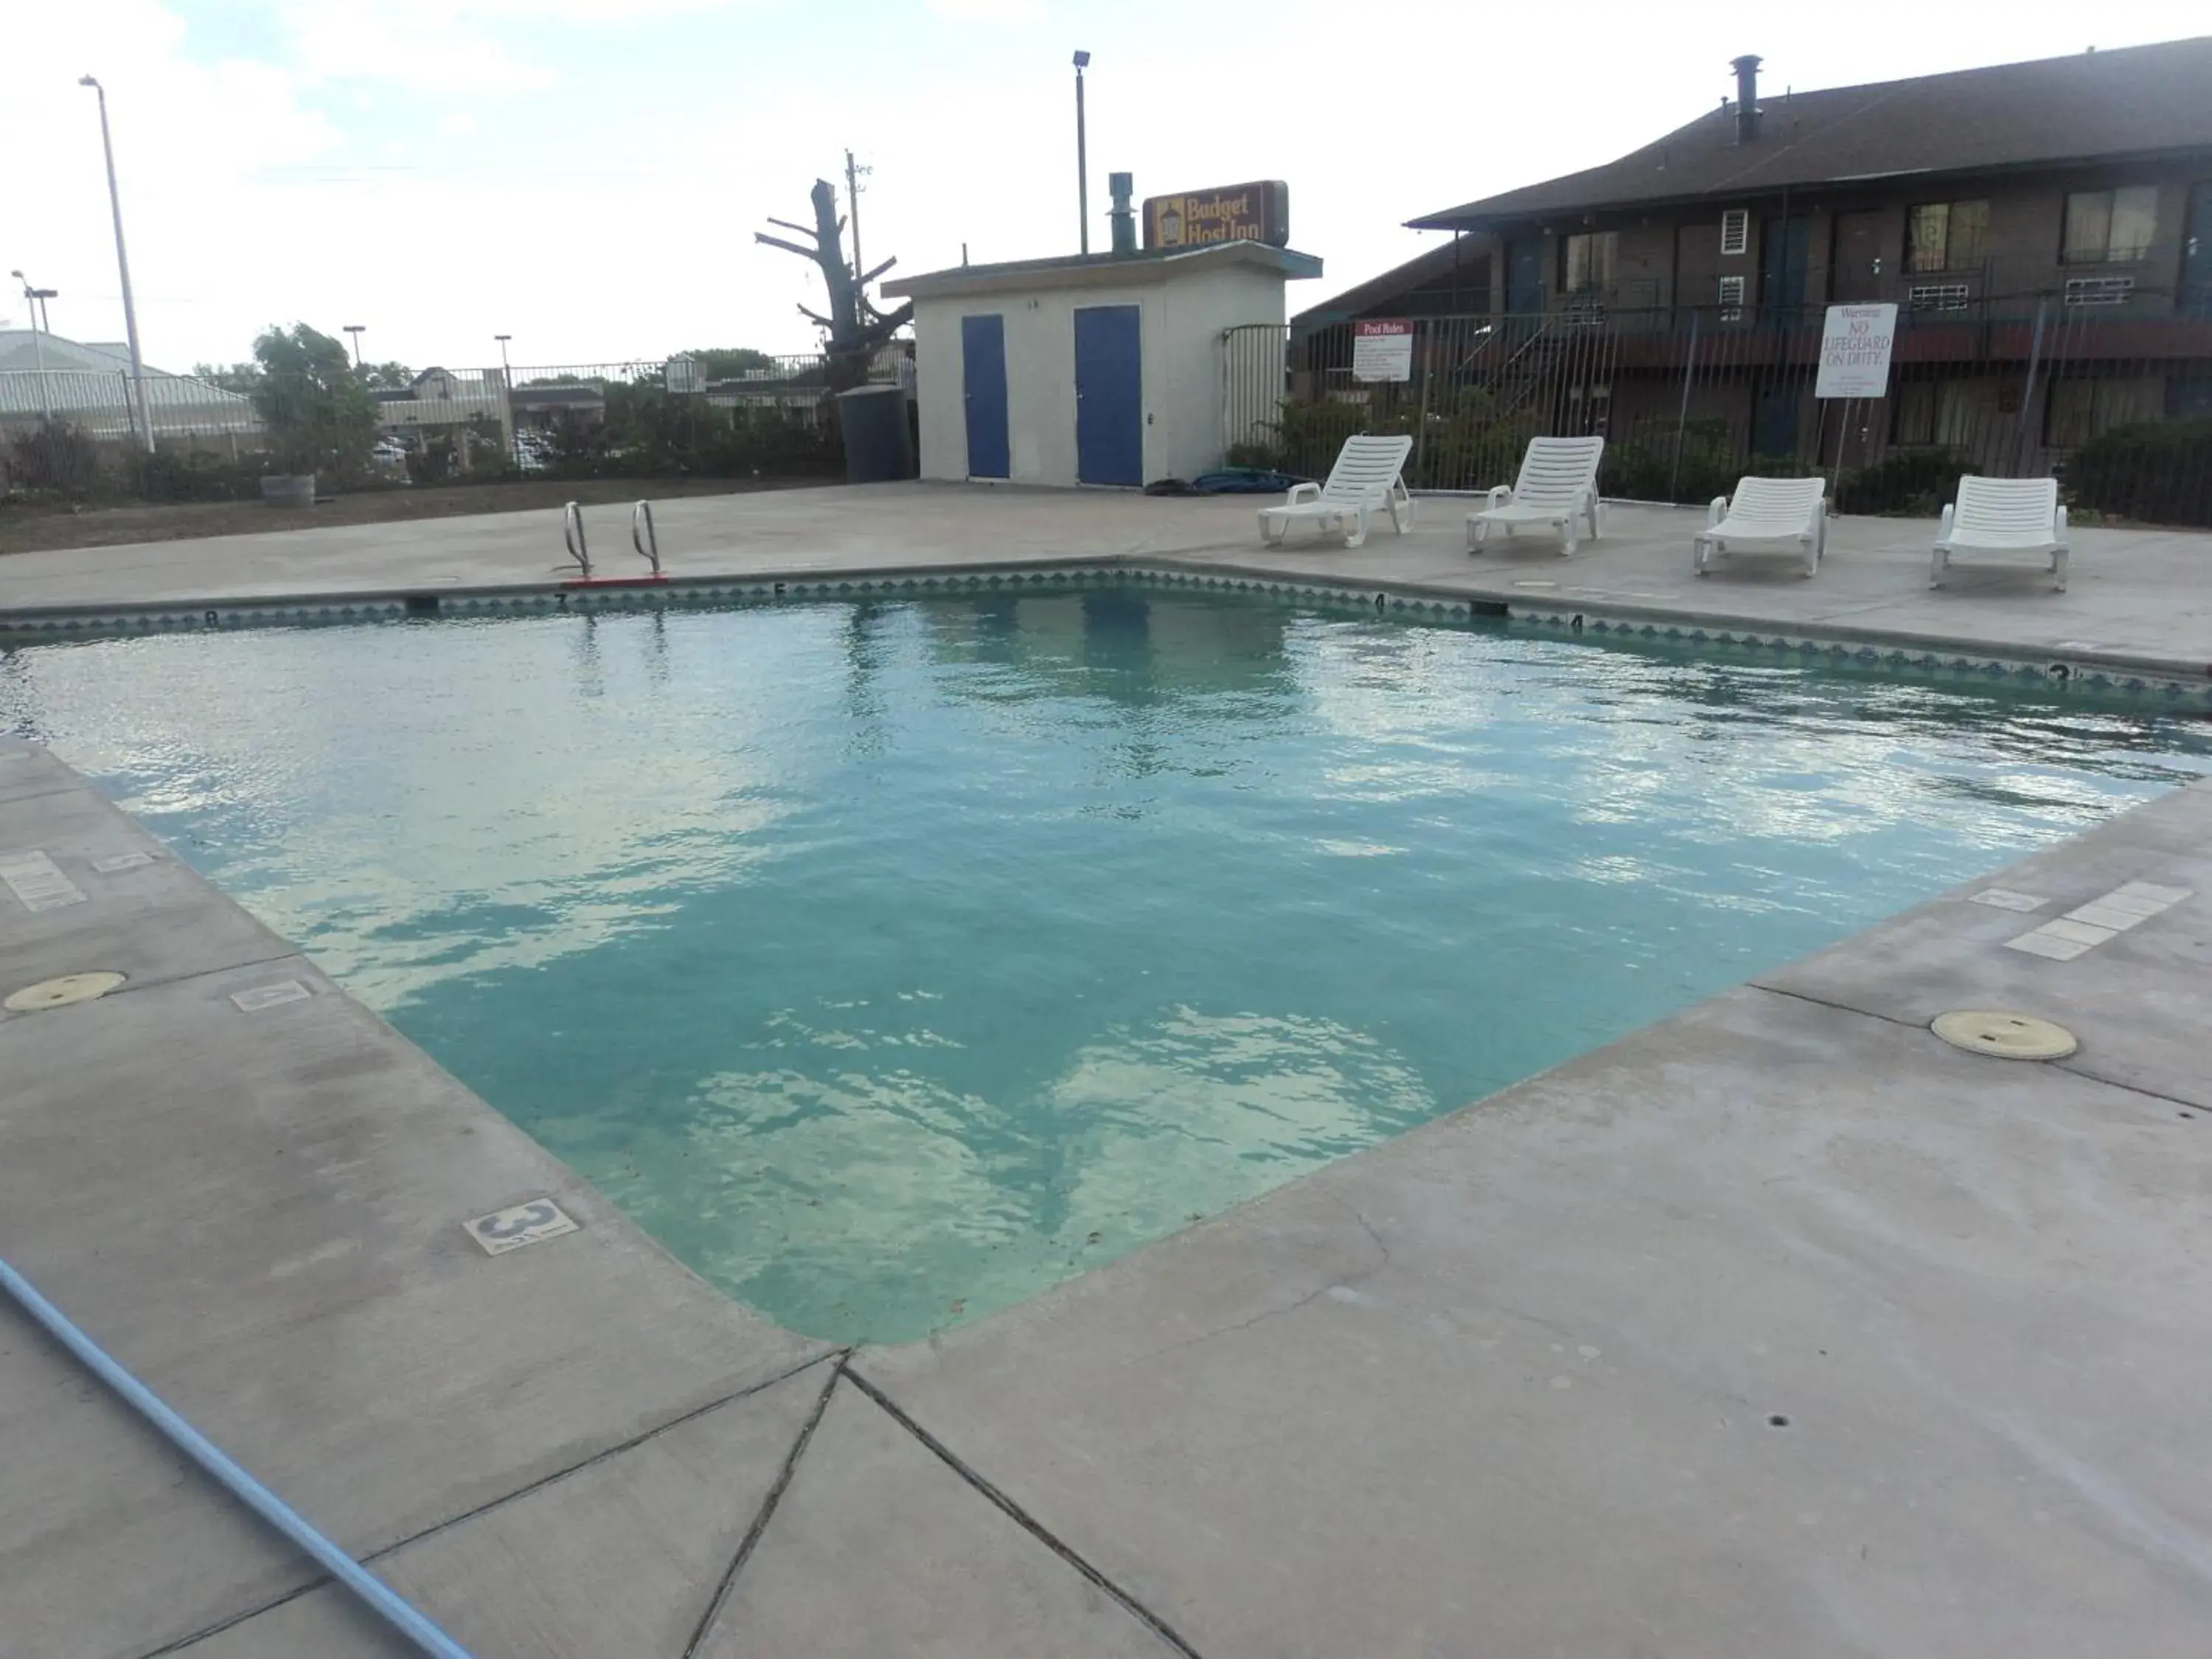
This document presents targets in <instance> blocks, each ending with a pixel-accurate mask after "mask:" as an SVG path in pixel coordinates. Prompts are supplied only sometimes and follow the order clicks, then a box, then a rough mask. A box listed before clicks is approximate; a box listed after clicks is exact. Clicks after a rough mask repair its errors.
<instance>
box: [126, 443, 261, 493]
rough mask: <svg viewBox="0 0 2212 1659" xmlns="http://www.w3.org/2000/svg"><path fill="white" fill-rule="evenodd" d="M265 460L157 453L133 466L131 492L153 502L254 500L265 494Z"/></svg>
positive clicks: (128, 478) (142, 457)
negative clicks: (262, 478)
mask: <svg viewBox="0 0 2212 1659" xmlns="http://www.w3.org/2000/svg"><path fill="white" fill-rule="evenodd" d="M261 470H262V468H261V458H260V457H258V456H256V457H254V458H253V459H251V460H247V461H233V460H226V459H223V458H222V456H220V455H209V454H204V453H192V452H186V453H182V454H179V453H176V452H174V451H172V450H167V449H162V450H156V451H155V453H153V454H151V455H143V456H140V457H138V458H137V460H136V461H135V462H134V463H132V464H131V466H130V469H129V471H128V473H127V482H128V483H129V484H130V485H131V491H132V493H133V494H135V495H137V497H138V498H139V499H140V500H142V501H255V500H258V499H259V497H260V495H261Z"/></svg>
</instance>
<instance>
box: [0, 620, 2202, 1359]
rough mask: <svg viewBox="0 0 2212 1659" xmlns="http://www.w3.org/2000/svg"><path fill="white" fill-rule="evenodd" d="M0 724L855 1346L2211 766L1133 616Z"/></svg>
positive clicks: (115, 667)
mask: <svg viewBox="0 0 2212 1659" xmlns="http://www.w3.org/2000/svg"><path fill="white" fill-rule="evenodd" d="M0 729H9V730H14V731H16V732H23V733H27V734H31V735H35V736H39V737H42V738H46V739H47V740H49V741H51V742H52V744H55V745H56V747H57V748H58V750H60V751H61V752H62V753H63V754H64V756H66V757H69V758H70V759H71V760H72V761H74V762H75V763H77V764H78V765H80V766H82V767H84V768H85V769H88V770H89V771H90V772H92V773H94V775H97V776H98V777H100V779H101V780H102V781H103V782H104V783H105V785H106V787H107V788H108V789H110V790H111V791H112V793H113V794H114V795H115V796H116V798H117V799H119V800H120V801H121V802H122V803H123V804H124V805H125V806H126V807H127V808H128V809H129V810H131V811H132V812H134V813H136V814H137V815H138V816H139V817H141V818H142V819H143V821H145V822H146V823H148V824H149V825H150V826H151V827H152V828H153V829H155V831H156V832H158V833H159V834H160V835H161V836H164V837H166V838H167V840H168V841H169V842H170V843H171V844H172V845H173V847H174V848H176V849H177V850H178V851H179V853H180V854H182V855H183V856H184V857H185V858H186V859H188V860H191V862H192V863H193V864H194V865H196V866H198V867H199V868H200V869H202V870H203V871H204V872H206V873H207V874H208V875H210V877H211V878H214V879H215V880H216V881H217V882H218V883H220V884H222V886H223V887H224V888H225V889H227V890H228V891H229V892H231V893H232V894H233V895H234V896H236V897H238V898H239V899H240V901H241V902H244V903H245V904H246V905H247V906H248V907H250V908H252V909H253V910H254V911H256V912H257V913H258V914H259V915H261V916H262V917H263V918H264V919H265V920H266V921H268V922H269V923H270V925H271V926H272V927H275V928H276V929H277V931H279V932H280V933H284V934H286V935H287V936H289V937H290V938H292V939H295V940H297V941H299V942H300V943H301V945H303V946H304V947H305V948H306V949H307V951H309V952H311V953H312V954H313V956H314V957H316V959H317V960H318V961H319V963H321V964H322V965H323V966H324V967H325V969H328V970H329V971H330V972H331V973H332V974H333V975H336V976H337V978H339V979H340V980H341V981H343V982H344V983H345V984H346V985H347V986H348V987H349V988H350V989H352V990H353V991H354V992H355V993H356V994H358V995H360V996H361V997H362V998H363V999H365V1000H367V1001H368V1002H369V1003H370V1004H371V1005H372V1006H374V1007H376V1008H377V1009H378V1010H380V1012H382V1013H384V1014H385V1015H386V1018H389V1019H390V1020H391V1021H392V1023H393V1024H395V1025H397V1026H398V1028H399V1029H400V1030H402V1031H404V1033H406V1035H407V1036H410V1037H411V1038H412V1039H414V1040H415V1041H416V1042H418V1043H420V1044H421V1045H422V1047H423V1048H426V1049H427V1050H428V1052H429V1053H430V1054H433V1055H434V1056H435V1057H436V1058H437V1059H438V1060H440V1061H441V1062H442V1063H443V1064H444V1065H445V1066H447V1068H449V1069H450V1070H451V1071H453V1073H455V1074H456V1075H458V1076H459V1078H461V1079H463V1080H464V1081H465V1082H466V1083H467V1084H469V1085H471V1087H473V1088H474V1089H476V1090H477V1091H478V1092H479V1093H481V1094H482V1095H483V1097H484V1098H486V1099H487V1100H489V1102H490V1103H492V1104H493V1105H495V1106H496V1107H497V1108H499V1109H501V1111H503V1112H505V1113H506V1114H507V1115H509V1116H510V1117H512V1118H513V1120H514V1121H517V1122H518V1123H520V1124H521V1125H522V1126H523V1127H525V1128H526V1129H527V1130H528V1131H529V1132H530V1133H532V1134H533V1135H535V1136H536V1137H537V1138H538V1139H539V1140H540V1141H542V1142H543V1143H544V1145H545V1146H548V1147H550V1148H551V1149H552V1150H553V1151H554V1152H556V1153H557V1154H559V1155H560V1156H561V1157H562V1158H566V1159H567V1160H568V1161H569V1162H570V1163H571V1164H574V1165H575V1166H576V1167H577V1168H578V1169H579V1170H581V1171H582V1172H583V1173H584V1174H585V1175H586V1176H589V1177H590V1178H591V1179H592V1180H593V1181H594V1182H598V1183H599V1185H600V1186H601V1187H602V1188H604V1189H605V1191H606V1192H607V1193H608V1194H610V1195H611V1197H612V1198H613V1199H614V1200H616V1201H617V1203H618V1204H620V1205H621V1206H623V1208H624V1209H625V1210H626V1211H627V1212H629V1214H630V1215H631V1216H632V1217H634V1218H635V1219H636V1220H637V1221H638V1222H639V1223H640V1224H641V1225H643V1226H644V1227H646V1228H647V1230H648V1231H651V1232H652V1233H653V1234H654V1235H655V1236H656V1237H659V1239H660V1240H661V1241H662V1242H663V1243H665V1245H666V1246H667V1247H668V1249H671V1251H673V1252H674V1253H675V1254H676V1255H678V1257H680V1258H681V1259H682V1260H683V1261H686V1262H687V1263H689V1264H690V1266H691V1267H694V1268H695V1269H696V1270H697V1271H698V1272H699V1273H702V1274H704V1275H705V1276H706V1277H707V1278H708V1279H711V1280H712V1281H714V1283H716V1284H718V1285H721V1286H723V1287H724V1288H725V1289H726V1290H727V1291H729V1293H730V1294H732V1296H734V1297H738V1298H739V1299H740V1300H742V1301H744V1302H745V1303H747V1304H750V1305H751V1306H753V1307H755V1308H757V1309H758V1310H761V1311H762V1312H763V1313H765V1314H767V1315H768V1316H770V1317H772V1318H774V1319H775V1320H777V1321H778V1322H781V1323H782V1324H784V1325H786V1326H788V1327H790V1328H794V1329H796V1330H799V1331H802V1332H805V1333H807V1334H811V1335H816V1336H820V1337H826V1338H836V1339H848V1340H851V1339H860V1338H868V1339H873V1340H902V1339H907V1338H912V1337H916V1336H919V1335H921V1334H925V1333H927V1331H929V1330H931V1329H933V1328H938V1327H940V1326H943V1325H945V1324H948V1323H951V1322H956V1321H957V1320H960V1319H963V1318H972V1317H975V1316H977V1315H979V1314H981V1313H983V1312H986V1311H988V1310H993V1309H995V1308H1000V1307H1003V1306H1006V1305H1007V1304H1011V1303H1013V1302H1015V1301H1018V1300H1019V1299H1021V1298H1022V1297H1026V1296H1028V1295H1030V1294H1031V1293H1033V1292H1034V1291H1037V1290H1039V1289H1041V1288H1042V1287H1044V1286H1046V1285H1050V1284H1052V1283H1054V1281H1056V1280H1058V1279H1062V1278H1064V1277H1066V1276H1068V1275H1070V1274H1072V1273H1076V1272H1078V1271H1080V1270H1082V1269H1084V1268H1085V1267H1091V1266H1094V1265H1096V1264H1097V1263H1100V1262H1103V1261H1107V1260H1109V1259H1110V1258H1112V1257H1113V1256H1115V1255H1118V1254H1120V1253H1121V1252H1124V1251H1127V1250H1128V1249H1131V1248H1133V1246H1135V1245H1137V1244H1139V1243H1142V1242H1144V1241H1146V1240H1148V1239H1151V1238H1154V1237H1158V1236H1160V1235H1161V1234H1164V1233H1165V1232H1168V1231H1171V1230H1173V1229H1175V1228H1176V1227H1177V1226H1179V1225H1182V1224H1183V1223H1185V1222H1186V1221H1188V1220H1189V1219H1191V1218H1194V1217H1199V1216H1203V1215H1206V1214H1210V1213H1212V1212H1218V1211H1219V1210H1221V1209H1223V1208H1225V1207H1226V1206H1230V1205H1231V1204H1234V1203H1236V1202H1237V1201H1239V1200H1243V1199H1247V1198H1249V1197H1251V1196H1253V1195H1254V1194H1258V1193H1260V1192H1262V1191H1264V1190H1266V1189H1267V1188H1271V1187H1273V1186H1275V1185H1277V1184H1279V1183H1280V1182H1284V1181H1286V1180H1288V1179H1290V1178H1291V1177H1292V1176H1297V1174H1299V1173H1300V1172H1302V1171H1304V1170H1310V1169H1313V1168H1315V1167H1316V1165H1319V1164H1323V1163H1326V1162H1327V1161H1328V1160H1330V1159H1333V1158H1340V1157H1342V1156H1344V1155H1345V1154H1346V1153H1347V1152H1353V1151H1356V1150H1358V1148H1360V1147H1363V1146H1369V1145H1371V1144H1373V1143H1374V1142H1376V1140H1379V1139H1383V1138H1384V1137H1386V1136H1389V1135H1391V1134H1394V1133H1398V1132H1399V1131H1401V1130H1403V1129H1406V1128H1407V1127H1411V1126H1413V1125H1414V1124H1418V1123H1420V1122H1422V1121H1425V1120H1426V1119H1428V1118H1431V1117H1433V1116H1434V1115H1437V1114H1438V1113H1440V1112H1443V1111H1445V1110H1448V1109H1451V1108H1453V1107H1455V1106H1458V1105H1461V1104H1462V1103H1466V1102H1468V1101H1471V1100H1474V1099H1475V1098H1476V1097H1480V1096H1481V1095H1484V1094H1486V1093H1488V1092H1490V1091H1493V1090H1496V1089H1498V1088H1499V1087H1501V1086H1503V1085H1506V1084H1509V1083H1511V1082H1513V1081H1514V1080H1516V1079H1520V1078H1522V1077H1526V1076H1528V1074H1529V1073H1533V1072H1535V1071H1537V1070H1539V1069H1541V1067H1544V1066H1549V1065H1552V1064H1553V1063H1555V1062H1557V1061H1559V1060H1565V1059H1566V1058H1567V1057H1569V1056H1570V1055H1572V1054H1577V1053H1578V1052H1580V1051H1582V1050H1584V1049H1587V1048H1590V1047H1592V1046H1594V1045H1595V1044H1598V1043H1601V1042H1605V1041H1607V1039H1609V1038H1612V1037H1614V1036H1619V1035H1620V1034H1621V1033H1622V1032H1624V1031H1626V1030H1629V1029H1631V1028H1632V1027H1633V1026H1636V1025H1638V1024H1643V1023H1644V1022H1646V1021H1649V1020H1651V1019H1653V1018H1657V1017H1659V1016H1661V1015H1663V1014H1666V1013H1668V1012H1671V1011H1673V1010H1675V1009H1679V1008H1680V1007H1682V1006H1685V1005H1686V1004H1687V1003H1690V1002H1692V1001H1693V1000H1697V999H1699V998H1700V997H1703V996H1705V995H1707V994H1711V993H1713V992H1715V991H1717V990H1720V989H1722V988H1723V987H1726V986H1729V985H1730V984H1733V983H1735V982H1736V981H1741V980H1742V979H1744V978H1746V977H1747V976H1749V975H1753V974H1755V973H1758V972H1759V971H1761V970H1763V969H1767V968H1770V967H1771V966H1773V965H1775V964H1777V963H1782V962H1784V961H1787V960H1789V959H1790V958H1791V957H1796V956H1799V955H1801V954H1802V953H1804V952H1806V951H1810V950H1813V949H1814V948H1815V947H1817V946H1820V945H1825V944H1826V943H1828V942H1830V941H1832V940H1834V939H1839V938H1841V937H1843V936H1844V935H1845V934H1847V933H1850V932H1852V931H1853V930H1855V929H1857V928H1859V927H1864V926H1866V925H1867V924H1869V923H1870V922H1873V921H1876V920H1878V919H1880V918H1881V917H1883V916H1886V915H1890V914H1893V913H1894V912H1895V911H1897V910H1899V909H1900V908H1904V907H1905V906H1907V905H1909V904H1911V903H1913V902H1916V901H1917V900H1920V899H1923V898H1924V897H1927V896H1929V895H1931V894H1933V893H1936V892H1937V891H1939V890H1942V889H1944V888H1946V887H1948V886H1951V885H1953V884H1957V883H1959V882H1960V881H1962V880H1965V879H1967V878H1971V877H1973V876H1975V875H1977V874H1978V873H1981V872H1987V871H1989V870H1991V869H1994V868H1995V867H1996V866H2000V865H2002V864H2003V863H2005V862H2006V861H2008V860H2010V859H2012V858H2014V857H2015V856H2016V855H2018V854H2021V853H2023V852H2025V851H2027V850H2029V849H2031V848H2036V847H2039V846H2042V845H2045V844H2047V843H2049V842H2053V841H2055V840H2057V839H2058V838H2060V837H2062V836H2066V835H2068V834H2069V833H2072V832H2074V831H2075V830H2078V829H2081V828H2083V827H2084V826H2086V825H2087V824H2089V823H2093V822H2095V821H2097V820H2098V819H2100V818H2101V817H2105V816H2106V815H2108V814H2110V813H2112V812H2113V811H2117V810H2118V809H2120V808H2122V807H2124V806H2125V805H2128V804H2130V803H2131V802H2134V801H2137V800H2141V799H2145V798H2147V797H2149V796H2151V795H2154V794H2156V793H2160V792H2161V791H2163V790H2165V789H2166V788H2168V787H2172V786H2173V785H2176V784H2178V783H2180V782H2183V781H2187V780H2189V779H2191V778H2193V777H2195V776H2197V775H2200V774H2202V773H2203V771H2205V770H2206V769H2207V768H2208V764H2212V762H2209V761H2208V755H2212V744H2208V743H2207V742H2206V741H2205V738H2204V734H2203V732H2202V731H2201V728H2198V727H2197V726H2193V725H2191V724H2189V723H2186V722H2182V721H2178V720H2160V719H2159V718H2156V717H2154V715H2152V714H2148V713H2142V712H2136V711H2133V710H2130V708H2127V707H2125V706H2123V705H2107V706H2104V707H2102V708H2100V707H2097V706H2094V705H2091V704H2088V703H2084V702H2076V703H2073V704H2068V705H2061V704H2057V703H2051V702H2033V701H2027V700H2023V699H2022V698H2021V697H2019V696H2015V695H2010V694H2007V693H2003V692H1999V691H1992V690H1978V689H1976V688H1974V687H1972V686H1963V687H1962V686H1952V685H1944V686H1936V685H1933V684H1915V683H1911V682H1907V681H1900V680H1896V679H1887V678H1873V677H1851V676H1845V675H1838V674H1835V673H1832V672H1827V671H1817V670H1814V669H1810V668H1805V667H1798V666H1794V665H1756V664H1747V663H1742V662H1737V663H1721V662H1714V661H1699V660H1696V659H1690V658H1687V657H1682V656H1668V655H1663V654H1654V653H1648V652H1635V651H1629V650H1625V649H1620V648H1613V647H1595V646H1589V645H1583V644H1580V643H1571V642H1563V641H1553V640H1542V639H1534V638H1529V637H1526V636H1523V635H1517V634H1514V633H1511V632H1508V631H1506V630H1504V629H1502V628H1492V627H1489V626H1474V627H1468V626H1461V627H1450V626H1437V625H1420V624H1409V623H1401V622H1397V621H1391V620H1384V619H1382V618H1355V619H1346V618H1345V617H1340V616H1336V615H1331V614H1324V613H1315V612H1311V611H1298V610H1296V609H1291V608H1288V607H1284V606H1279V605H1273V604H1268V603H1260V602H1247V601H1242V600H1230V599H1208V598H1200V597H1194V596H1193V597H1183V596H1177V597H1160V596H1152V595H1147V594H1144V593H1141V592H1123V591H1112V592H1075V593H1065V594H1043V595H1037V596H1030V597H1023V598H1019V599H1016V598H1011V597H1007V598H1000V597H992V598H962V599H932V600H925V601H917V602H890V601H884V602H880V603H858V604H818V605H787V606H782V607H775V608H759V609H753V610H744V611H715V612H683V613H671V614H665V615H657V614H641V615H626V616H620V617H596V618H594V617H547V618H544V619H536V620H513V621H497V622H484V623H474V622H458V621H440V622H424V623H408V624H390V623H387V624H381V625H367V626H362V627H358V628H319V629H295V630H269V631H259V632H253V633H248V634H232V635H222V634H209V635H177V636H167V637H154V638H144V639H135V640H122V641H104V642H87V643H78V644H70V645H58V644H57V645H51V646H48V645H41V646H36V647H27V648H24V649H21V650H19V651H15V652H14V653H9V654H7V655H6V656H4V657H0Z"/></svg>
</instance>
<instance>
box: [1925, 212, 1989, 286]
mask: <svg viewBox="0 0 2212 1659" xmlns="http://www.w3.org/2000/svg"><path fill="white" fill-rule="evenodd" d="M1989 229H1990V204H1988V203H1987V202H1923V203H1922V204H1920V205H1919V206H1918V207H1917V208H1915V209H1913V210H1912V213H1911V219H1910V221H1909V226H1908V230H1907V234H1906V236H1905V269H1906V270H1912V271H1922V270H1972V268H1973V267H1974V266H1976V265H1978V264H1981V262H1982V244H1983V241H1984V239H1985V238H1986V237H1987V236H1988V234H1989Z"/></svg>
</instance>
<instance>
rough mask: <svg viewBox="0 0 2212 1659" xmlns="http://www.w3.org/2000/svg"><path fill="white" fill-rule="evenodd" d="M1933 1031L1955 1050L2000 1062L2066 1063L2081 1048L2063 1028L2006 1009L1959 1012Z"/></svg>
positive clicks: (1939, 1022)
mask: <svg viewBox="0 0 2212 1659" xmlns="http://www.w3.org/2000/svg"><path fill="white" fill-rule="evenodd" d="M1929 1030H1932V1031H1934V1032H1935V1033H1936V1036H1939V1037H1942V1039H1943V1041H1944V1042H1948V1043H1949V1044H1950V1045H1951V1046H1952V1047H1953V1048H1964V1049H1966V1051H1967V1052H1968V1053H1970V1054H1994V1055H1996V1057H1997V1058H1998V1059H2000V1060H2063V1059H2065V1058H2066V1056H2067V1055H2069V1054H2072V1053H2073V1052H2074V1051H2075V1049H2076V1048H2080V1047H2081V1043H2079V1042H2076V1041H2075V1036H2074V1033H2073V1032H2071V1031H2069V1030H2067V1029H2066V1028H2065V1027H2064V1026H2063V1025H2054V1024H2051V1021H2049V1020H2047V1019H2038V1018H2036V1017H2035V1016H2034V1015H2033V1014H2017V1013H2014V1012H2011V1011H2010V1010H2009V1009H2004V1008H1958V1009H1954V1010H1953V1011H1952V1012H1949V1013H1948V1014H1938V1015H1936V1018H1935V1020H1934V1021H1933V1023H1932V1024H1930V1025H1929Z"/></svg>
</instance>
